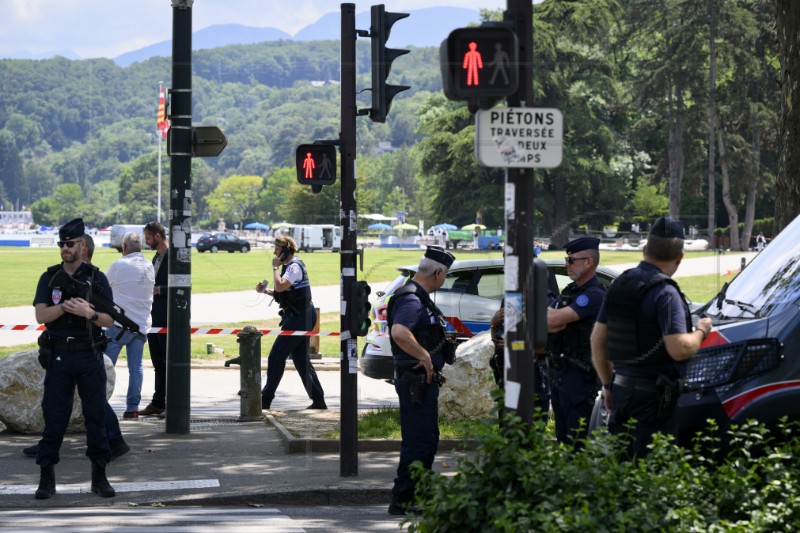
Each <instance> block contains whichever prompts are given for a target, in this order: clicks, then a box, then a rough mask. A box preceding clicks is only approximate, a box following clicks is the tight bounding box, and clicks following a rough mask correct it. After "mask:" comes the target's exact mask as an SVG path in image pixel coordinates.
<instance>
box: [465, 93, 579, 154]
mask: <svg viewBox="0 0 800 533" xmlns="http://www.w3.org/2000/svg"><path fill="white" fill-rule="evenodd" d="M563 135H564V117H563V116H562V115H561V111H559V110H558V109H552V108H540V107H495V108H492V109H481V110H479V111H478V112H477V113H475V159H476V160H477V161H478V164H479V165H482V166H484V167H505V168H508V167H513V168H555V167H557V166H559V165H560V164H561V157H562V154H563V146H562V138H563Z"/></svg>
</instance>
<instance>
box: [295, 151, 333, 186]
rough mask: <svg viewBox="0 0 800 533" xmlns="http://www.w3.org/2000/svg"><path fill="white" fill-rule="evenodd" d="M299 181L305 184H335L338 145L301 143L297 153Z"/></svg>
mask: <svg viewBox="0 0 800 533" xmlns="http://www.w3.org/2000/svg"><path fill="white" fill-rule="evenodd" d="M295 157H296V161H297V181H298V182H299V183H302V184H303V185H333V183H334V182H335V181H336V146H333V145H331V144H301V145H300V146H298V147H297V152H296V153H295Z"/></svg>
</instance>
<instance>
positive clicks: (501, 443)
mask: <svg viewBox="0 0 800 533" xmlns="http://www.w3.org/2000/svg"><path fill="white" fill-rule="evenodd" d="M508 418H509V420H508V423H507V424H505V425H504V427H503V428H502V429H500V428H498V427H496V426H494V427H490V426H486V427H484V428H482V429H481V431H480V435H478V436H477V439H478V441H479V448H478V451H477V453H476V454H475V455H473V456H471V457H468V458H464V459H463V460H462V461H461V463H460V467H459V468H458V469H457V474H456V475H454V476H443V475H440V474H436V473H432V472H426V471H424V470H423V469H421V468H420V469H416V470H415V475H417V476H418V479H419V483H418V495H417V496H418V498H419V500H420V502H421V504H422V505H421V507H422V513H421V514H419V515H416V516H414V517H410V518H409V519H408V522H409V531H413V532H447V531H458V532H463V531H481V532H490V531H508V532H515V533H516V532H521V531H537V532H540V531H541V532H551V531H553V532H555V531H597V532H627V531H676V532H682V531H693V532H694V531H704V532H705V531H714V532H717V531H737V532H738V531H741V532H754V531H791V530H797V528H798V526H800V495H798V490H797V486H798V481H799V480H800V466H798V463H797V462H796V461H794V460H793V458H794V457H795V456H796V455H798V453H800V440H798V439H797V438H796V435H797V425H796V424H794V423H788V422H787V421H785V420H784V421H783V422H782V423H781V424H779V426H778V428H777V429H774V430H772V431H770V430H768V429H766V428H765V427H764V426H762V425H759V424H757V423H755V422H748V423H746V424H744V425H743V426H740V427H736V428H732V429H731V430H730V431H729V432H728V434H727V436H726V440H725V442H726V443H729V445H728V446H726V447H725V450H727V451H725V452H723V451H722V449H723V441H722V440H721V438H720V437H719V436H717V435H718V432H717V431H716V430H717V428H716V427H714V426H713V424H711V425H710V426H709V429H708V431H707V432H706V433H704V434H698V435H697V436H696V438H695V439H694V443H693V446H692V447H691V448H681V447H679V446H677V445H676V444H675V442H674V440H673V439H671V438H668V437H665V436H663V435H657V436H656V438H655V439H654V442H653V444H652V452H651V453H650V455H648V456H647V457H646V458H644V459H639V460H634V461H626V460H624V459H622V457H623V450H624V449H625V445H626V443H627V441H628V437H627V436H612V435H609V434H608V433H607V432H601V431H598V432H595V433H594V434H593V435H592V437H591V438H590V439H589V440H587V441H586V442H585V443H583V444H584V446H583V447H581V448H579V449H573V448H572V447H570V446H563V445H559V444H558V443H556V442H555V441H553V439H552V437H551V436H550V435H549V434H548V433H547V432H546V431H545V425H544V423H541V422H536V423H534V424H533V425H532V426H531V427H530V428H528V427H527V426H526V425H525V424H523V423H522V421H521V420H520V419H519V417H508Z"/></svg>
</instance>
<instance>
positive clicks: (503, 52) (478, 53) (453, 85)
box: [439, 26, 519, 100]
mask: <svg viewBox="0 0 800 533" xmlns="http://www.w3.org/2000/svg"><path fill="white" fill-rule="evenodd" d="M439 58H440V63H441V69H442V85H443V87H444V94H445V96H447V98H449V99H451V100H478V99H484V98H500V97H503V96H509V95H511V94H514V93H515V92H516V91H517V86H518V85H519V59H518V58H519V43H518V41H517V35H516V34H515V33H514V32H513V31H512V30H511V29H509V28H507V27H505V26H478V27H475V28H459V29H456V30H453V31H452V32H450V35H449V36H448V37H447V39H445V40H444V41H442V45H441V46H440V47H439Z"/></svg>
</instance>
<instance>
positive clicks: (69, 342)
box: [50, 337, 101, 352]
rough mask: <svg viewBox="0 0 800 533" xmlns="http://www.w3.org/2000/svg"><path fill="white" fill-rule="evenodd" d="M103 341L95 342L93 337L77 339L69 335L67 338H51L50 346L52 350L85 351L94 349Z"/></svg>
mask: <svg viewBox="0 0 800 533" xmlns="http://www.w3.org/2000/svg"><path fill="white" fill-rule="evenodd" d="M100 344H101V343H99V342H98V343H95V342H94V341H93V340H91V339H76V338H75V337H67V338H65V339H53V338H51V339H50V346H51V349H52V350H58V351H66V352H84V351H86V350H93V349H94V348H95V347H96V346H99V345H100Z"/></svg>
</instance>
